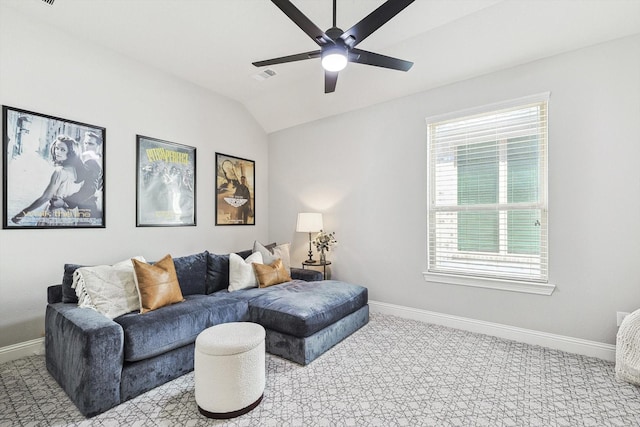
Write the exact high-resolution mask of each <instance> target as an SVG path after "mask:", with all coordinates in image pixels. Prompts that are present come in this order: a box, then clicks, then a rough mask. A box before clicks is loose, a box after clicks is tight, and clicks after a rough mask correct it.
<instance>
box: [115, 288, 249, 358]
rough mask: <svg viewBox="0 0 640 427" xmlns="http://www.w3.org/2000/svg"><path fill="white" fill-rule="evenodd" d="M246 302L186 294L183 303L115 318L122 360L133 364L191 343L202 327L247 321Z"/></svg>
mask: <svg viewBox="0 0 640 427" xmlns="http://www.w3.org/2000/svg"><path fill="white" fill-rule="evenodd" d="M247 310H248V309H247V303H246V301H241V300H238V299H231V298H224V297H218V298H214V297H210V296H206V295H187V296H186V297H185V301H184V302H182V303H180V304H173V305H169V306H166V307H162V308H160V309H158V310H154V311H150V312H148V313H145V314H138V313H129V314H125V315H122V316H120V317H116V318H115V319H114V321H115V322H117V323H119V324H120V325H121V326H122V329H123V331H124V360H125V361H127V362H135V361H138V360H144V359H147V358H150V357H154V356H157V355H159V354H163V353H165V352H167V351H170V350H173V349H176V348H178V347H182V346H184V345H187V344H191V343H193V342H195V340H196V337H197V336H198V334H199V333H200V332H202V331H203V330H204V329H205V328H208V327H210V326H213V325H217V324H219V323H226V322H241V321H246V320H248V311H247Z"/></svg>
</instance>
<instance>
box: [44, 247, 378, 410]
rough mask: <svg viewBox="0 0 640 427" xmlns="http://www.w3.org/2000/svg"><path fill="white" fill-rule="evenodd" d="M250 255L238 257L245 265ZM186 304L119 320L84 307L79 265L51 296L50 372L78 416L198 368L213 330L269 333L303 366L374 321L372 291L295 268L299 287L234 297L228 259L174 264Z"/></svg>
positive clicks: (271, 344) (208, 256)
mask: <svg viewBox="0 0 640 427" xmlns="http://www.w3.org/2000/svg"><path fill="white" fill-rule="evenodd" d="M250 254H251V251H250V250H249V251H244V252H241V253H239V255H241V256H242V257H243V258H246V257H247V256H249V255H250ZM173 261H174V265H175V267H176V273H177V276H178V281H179V283H180V288H181V291H182V294H183V296H184V298H185V301H183V302H181V303H177V304H173V305H169V306H166V307H162V308H160V309H157V310H154V311H151V312H148V313H144V314H139V313H135V312H134V313H128V314H124V315H122V316H119V317H116V318H115V319H114V320H111V319H109V318H108V317H106V316H104V315H102V314H100V313H98V312H97V311H94V310H92V309H87V308H79V307H78V306H77V297H76V295H75V291H74V289H72V288H71V284H72V280H73V278H72V276H73V272H74V271H75V269H77V268H79V267H80V266H79V265H73V264H67V265H65V272H64V276H63V281H62V284H60V285H54V286H50V287H49V288H48V290H47V298H48V305H47V309H46V316H45V349H46V364H47V369H48V370H49V372H50V373H51V375H52V376H53V377H54V378H55V379H56V381H57V382H58V383H59V384H60V386H61V387H62V388H63V389H64V390H65V392H66V393H67V394H68V395H69V397H70V398H71V400H72V401H73V402H74V403H75V405H76V406H77V407H78V409H79V410H80V412H81V413H82V414H83V415H85V416H87V417H91V416H94V415H96V414H99V413H102V412H104V411H106V410H108V409H110V408H112V407H114V406H116V405H118V404H120V403H122V402H124V401H126V400H128V399H131V398H134V397H136V396H138V395H140V394H142V393H145V392H146V391H149V390H151V389H153V388H154V387H157V386H159V385H161V384H164V383H165V382H167V381H170V380H173V379H175V378H177V377H179V376H181V375H184V374H186V373H188V372H190V371H191V370H193V356H194V345H195V344H194V343H195V339H196V337H197V335H198V334H199V333H200V332H201V331H202V330H204V329H205V328H208V327H210V326H213V325H216V324H220V323H225V322H238V321H249V322H256V323H259V324H261V325H262V326H264V328H265V330H266V332H267V335H266V343H265V344H266V350H267V351H268V352H269V353H271V354H275V355H277V356H281V357H283V358H286V359H289V360H291V361H294V362H296V363H299V364H302V365H306V364H308V363H310V362H311V361H313V360H314V359H316V358H317V357H318V356H320V355H321V354H322V353H324V352H325V351H327V350H328V349H329V348H331V347H332V346H334V345H335V344H336V343H338V342H340V341H341V340H343V339H344V338H346V337H347V336H349V335H350V334H352V333H353V332H355V331H356V330H358V329H359V328H360V327H362V326H363V325H365V324H366V323H367V322H368V321H369V306H368V294H367V289H366V288H364V287H362V286H358V285H352V284H348V283H344V282H339V281H332V280H324V281H323V280H322V274H321V273H320V272H316V271H313V270H303V269H297V268H292V269H291V277H292V279H293V280H292V281H290V282H286V283H282V284H279V285H274V286H270V287H268V288H251V289H243V290H238V291H234V292H228V291H227V287H228V283H229V255H217V254H213V253H209V252H207V251H205V252H202V253H198V254H194V255H189V256H185V257H180V258H174V259H173Z"/></svg>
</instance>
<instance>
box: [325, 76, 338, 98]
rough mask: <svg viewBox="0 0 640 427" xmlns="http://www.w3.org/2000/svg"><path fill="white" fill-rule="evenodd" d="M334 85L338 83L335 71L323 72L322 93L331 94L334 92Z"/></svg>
mask: <svg viewBox="0 0 640 427" xmlns="http://www.w3.org/2000/svg"><path fill="white" fill-rule="evenodd" d="M336 83H338V72H337V71H326V70H325V72H324V93H331V92H334V91H335V90H336Z"/></svg>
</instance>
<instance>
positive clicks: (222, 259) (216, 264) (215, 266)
mask: <svg viewBox="0 0 640 427" xmlns="http://www.w3.org/2000/svg"><path fill="white" fill-rule="evenodd" d="M275 245H276V244H275V243H270V244H268V245H266V247H267V248H269V247H275ZM252 253H253V251H252V250H251V249H247V250H246V251H240V252H237V254H238V255H240V256H241V257H242V258H243V259H247V257H249V256H250V255H251V254H252ZM228 287H229V254H224V255H218V254H214V253H212V252H207V279H206V281H205V290H206V293H207V294H212V293H214V292H218V291H221V290H223V289H227V288H228Z"/></svg>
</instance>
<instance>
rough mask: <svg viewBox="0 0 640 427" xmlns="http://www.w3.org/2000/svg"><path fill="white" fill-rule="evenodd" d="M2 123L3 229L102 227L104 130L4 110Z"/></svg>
mask: <svg viewBox="0 0 640 427" xmlns="http://www.w3.org/2000/svg"><path fill="white" fill-rule="evenodd" d="M2 118H3V120H2V131H3V132H2V135H3V141H2V142H3V144H2V147H3V150H4V153H3V156H2V157H3V171H4V172H3V173H4V180H3V190H4V191H3V198H2V202H3V223H2V228H3V229H29V228H31V229H42V228H104V227H105V206H104V204H105V188H104V179H103V177H104V170H105V145H106V130H105V128H103V127H100V126H95V125H90V124H86V123H80V122H76V121H73V120H68V119H62V118H59V117H54V116H49V115H45V114H40V113H35V112H32V111H27V110H21V109H19V108H13V107H7V106H2Z"/></svg>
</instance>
